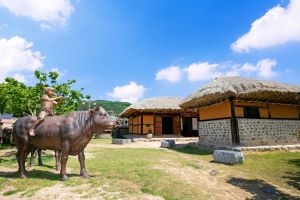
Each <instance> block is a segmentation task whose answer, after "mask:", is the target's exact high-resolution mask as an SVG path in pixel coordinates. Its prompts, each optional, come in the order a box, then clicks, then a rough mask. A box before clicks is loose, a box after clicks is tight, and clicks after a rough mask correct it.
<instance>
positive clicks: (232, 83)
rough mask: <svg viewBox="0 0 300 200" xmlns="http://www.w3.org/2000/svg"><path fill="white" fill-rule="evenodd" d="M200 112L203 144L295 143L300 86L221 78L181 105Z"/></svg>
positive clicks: (298, 116)
mask: <svg viewBox="0 0 300 200" xmlns="http://www.w3.org/2000/svg"><path fill="white" fill-rule="evenodd" d="M180 107H182V108H184V109H198V113H199V120H200V121H199V124H198V126H199V137H200V142H202V143H204V144H209V145H218V144H221V145H236V144H241V145H274V144H294V143H297V142H298V140H297V138H296V136H295V133H296V132H297V131H300V120H299V119H300V86H297V85H289V84H285V83H278V82H272V81H264V80H256V79H250V78H242V77H221V78H217V79H215V80H214V81H212V82H211V83H209V84H207V85H205V86H204V87H202V88H200V89H198V90H197V91H195V92H193V93H192V94H190V95H189V96H187V97H186V98H185V99H183V100H182V101H181V103H180Z"/></svg>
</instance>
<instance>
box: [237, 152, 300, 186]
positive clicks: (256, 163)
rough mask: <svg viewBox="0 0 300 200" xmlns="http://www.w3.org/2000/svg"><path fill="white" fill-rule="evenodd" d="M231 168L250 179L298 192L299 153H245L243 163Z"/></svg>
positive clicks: (299, 184) (299, 182) (299, 173)
mask: <svg viewBox="0 0 300 200" xmlns="http://www.w3.org/2000/svg"><path fill="white" fill-rule="evenodd" d="M232 168H234V169H235V170H237V171H239V172H240V173H241V174H243V175H246V176H247V177H248V178H250V179H262V180H265V181H268V182H272V183H274V184H276V185H280V186H282V187H286V188H289V189H292V190H294V191H296V190H300V152H267V153H246V154H245V163H244V164H242V165H235V166H232Z"/></svg>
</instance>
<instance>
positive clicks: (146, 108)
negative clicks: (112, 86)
mask: <svg viewBox="0 0 300 200" xmlns="http://www.w3.org/2000/svg"><path fill="white" fill-rule="evenodd" d="M182 99H183V98H182V97H154V98H149V99H145V100H142V101H139V102H136V103H134V104H132V105H131V106H129V107H127V108H126V109H125V110H124V111H123V112H122V113H121V114H120V116H121V117H128V116H130V115H132V114H135V113H180V112H181V111H182V108H180V107H179V103H180V102H181V101H182Z"/></svg>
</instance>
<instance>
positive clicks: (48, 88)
mask: <svg viewBox="0 0 300 200" xmlns="http://www.w3.org/2000/svg"><path fill="white" fill-rule="evenodd" d="M49 90H52V91H54V88H53V87H45V88H44V92H48V91H49Z"/></svg>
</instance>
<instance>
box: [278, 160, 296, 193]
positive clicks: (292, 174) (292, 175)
mask: <svg viewBox="0 0 300 200" xmlns="http://www.w3.org/2000/svg"><path fill="white" fill-rule="evenodd" d="M288 164H290V165H295V166H296V167H298V171H297V172H286V174H287V176H283V177H282V178H284V179H288V181H287V182H286V183H287V184H288V185H290V186H292V187H294V188H296V189H298V190H300V159H292V160H289V161H288ZM299 199H300V198H299Z"/></svg>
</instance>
